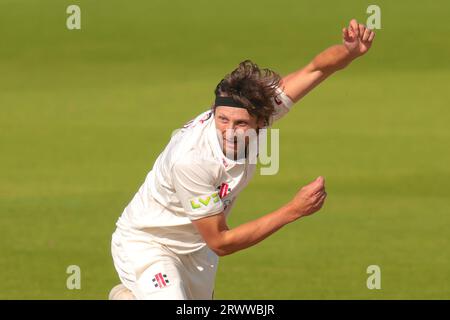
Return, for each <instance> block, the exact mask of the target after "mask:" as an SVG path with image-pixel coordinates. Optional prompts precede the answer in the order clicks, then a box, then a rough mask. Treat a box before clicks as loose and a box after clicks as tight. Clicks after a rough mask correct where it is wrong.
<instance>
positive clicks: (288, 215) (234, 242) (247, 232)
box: [215, 204, 296, 256]
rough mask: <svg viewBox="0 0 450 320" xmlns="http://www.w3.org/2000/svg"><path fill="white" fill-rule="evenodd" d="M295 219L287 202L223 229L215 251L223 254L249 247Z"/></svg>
mask: <svg viewBox="0 0 450 320" xmlns="http://www.w3.org/2000/svg"><path fill="white" fill-rule="evenodd" d="M295 219H296V218H295V212H294V210H293V209H292V208H291V206H290V205H289V204H288V205H285V206H283V207H281V208H279V209H278V210H276V211H274V212H272V213H269V214H266V215H264V216H262V217H261V218H258V219H256V220H253V221H250V222H247V223H245V224H242V225H240V226H238V227H236V228H233V229H230V230H225V231H223V232H222V234H221V237H220V245H218V246H217V247H216V248H215V251H216V252H217V253H218V254H219V255H221V256H223V255H228V254H231V253H233V252H236V251H239V250H242V249H245V248H248V247H251V246H253V245H255V244H257V243H259V242H260V241H262V240H264V239H265V238H267V237H268V236H270V235H271V234H273V233H274V232H276V231H277V230H279V229H280V228H282V227H283V226H284V225H286V224H288V223H290V222H292V221H294V220H295Z"/></svg>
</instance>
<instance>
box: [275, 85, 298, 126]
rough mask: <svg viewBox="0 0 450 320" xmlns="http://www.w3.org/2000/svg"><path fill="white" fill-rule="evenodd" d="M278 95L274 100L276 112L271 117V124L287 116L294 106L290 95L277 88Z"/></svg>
mask: <svg viewBox="0 0 450 320" xmlns="http://www.w3.org/2000/svg"><path fill="white" fill-rule="evenodd" d="M276 93H277V95H276V96H275V97H274V98H272V103H273V105H274V107H275V112H274V113H273V115H272V117H271V121H270V124H272V123H273V122H274V121H277V120H279V119H281V118H282V117H283V116H285V115H286V114H287V113H288V112H289V110H291V107H292V106H293V105H294V102H293V101H292V100H291V98H289V97H288V95H287V94H286V93H285V92H284V91H283V90H282V89H281V88H280V87H278V88H277V90H276Z"/></svg>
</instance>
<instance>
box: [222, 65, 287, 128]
mask: <svg viewBox="0 0 450 320" xmlns="http://www.w3.org/2000/svg"><path fill="white" fill-rule="evenodd" d="M280 81H281V77H280V75H279V74H277V73H276V72H274V71H272V70H270V69H260V68H259V67H258V65H257V64H255V63H253V62H252V61H251V60H245V61H242V62H241V63H239V66H238V67H237V68H236V69H235V70H233V71H232V72H231V73H230V74H227V75H226V76H225V77H224V78H223V79H222V81H220V83H219V84H218V85H217V87H216V89H215V91H214V93H215V94H216V96H228V97H232V98H233V99H234V100H236V101H238V102H240V103H241V104H242V105H244V107H245V109H247V111H248V113H249V114H250V115H252V116H255V117H256V119H257V120H258V121H259V120H260V119H263V120H264V123H265V125H267V124H268V123H269V119H270V116H271V115H272V114H273V113H274V111H275V108H274V105H273V102H272V99H273V98H274V97H275V95H276V94H275V92H276V89H277V87H278V86H279V85H280ZM215 108H216V107H215V106H214V107H213V111H215Z"/></svg>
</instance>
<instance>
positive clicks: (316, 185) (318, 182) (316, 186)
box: [311, 176, 325, 191]
mask: <svg viewBox="0 0 450 320" xmlns="http://www.w3.org/2000/svg"><path fill="white" fill-rule="evenodd" d="M311 184H312V189H313V190H314V191H316V190H319V189H321V188H323V186H324V184H325V179H324V178H323V177H322V176H318V177H317V178H316V180H314V181H313V182H312V183H311Z"/></svg>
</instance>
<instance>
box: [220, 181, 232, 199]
mask: <svg viewBox="0 0 450 320" xmlns="http://www.w3.org/2000/svg"><path fill="white" fill-rule="evenodd" d="M217 189H219V197H220V199H223V198H225V197H226V196H227V195H228V194H229V193H230V192H231V188H230V186H229V185H228V183H222V184H221V185H220V186H218V187H217Z"/></svg>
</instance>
